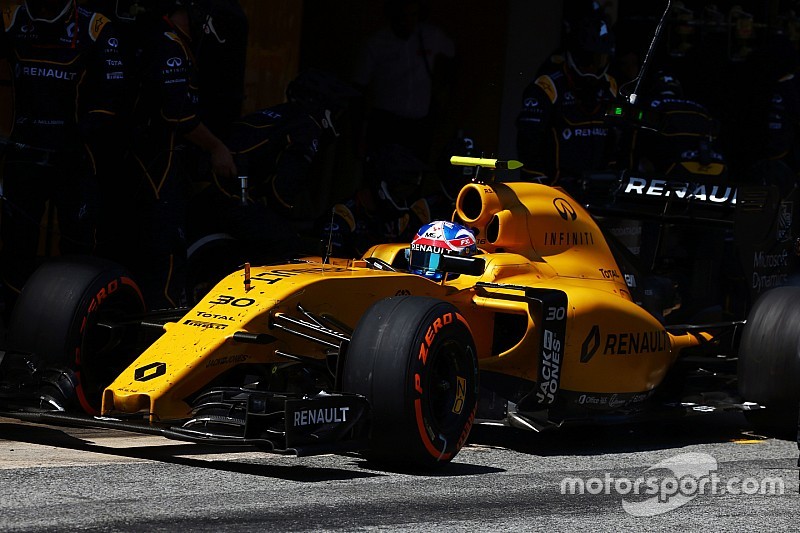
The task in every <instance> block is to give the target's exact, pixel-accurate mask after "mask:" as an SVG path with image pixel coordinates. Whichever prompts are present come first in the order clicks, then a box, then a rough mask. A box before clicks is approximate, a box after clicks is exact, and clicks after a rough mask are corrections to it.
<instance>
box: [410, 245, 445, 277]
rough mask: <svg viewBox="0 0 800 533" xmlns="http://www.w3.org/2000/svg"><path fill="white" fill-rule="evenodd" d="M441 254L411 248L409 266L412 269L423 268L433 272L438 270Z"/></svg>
mask: <svg viewBox="0 0 800 533" xmlns="http://www.w3.org/2000/svg"><path fill="white" fill-rule="evenodd" d="M441 258H442V254H440V253H437V252H423V251H421V250H412V251H411V257H410V259H409V266H410V267H411V269H412V270H423V271H427V272H433V271H436V270H439V263H440V261H441Z"/></svg>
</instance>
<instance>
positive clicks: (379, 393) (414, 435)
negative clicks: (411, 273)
mask: <svg viewBox="0 0 800 533" xmlns="http://www.w3.org/2000/svg"><path fill="white" fill-rule="evenodd" d="M343 390H344V391H346V392H354V393H357V394H361V395H363V396H365V397H366V398H367V400H369V402H370V406H371V413H372V417H371V430H370V451H369V456H370V457H371V458H373V459H376V460H378V461H381V462H391V463H402V464H404V465H406V466H412V467H423V468H424V467H431V466H434V465H437V464H440V463H446V462H449V461H451V460H452V459H453V457H455V456H456V454H457V453H458V451H459V450H460V449H461V447H462V446H463V445H464V443H465V441H466V440H467V437H468V435H469V431H470V429H471V428H472V423H473V421H474V419H475V410H476V408H477V399H478V360H477V355H476V351H475V343H474V341H473V338H472V334H471V332H470V329H469V325H468V324H467V322H466V320H465V319H464V317H463V316H462V315H461V314H460V313H459V312H458V309H457V308H456V307H455V306H453V305H452V304H450V303H447V302H444V301H441V300H437V299H434V298H427V297H418V296H404V297H395V298H387V299H384V300H380V301H378V302H376V303H375V304H373V305H372V307H370V308H369V309H368V310H367V312H366V313H365V314H364V315H363V316H362V318H361V320H360V321H359V323H358V325H357V326H356V329H355V331H354V333H353V337H352V339H351V342H350V346H349V348H348V350H347V355H346V360H345V365H344V376H343Z"/></svg>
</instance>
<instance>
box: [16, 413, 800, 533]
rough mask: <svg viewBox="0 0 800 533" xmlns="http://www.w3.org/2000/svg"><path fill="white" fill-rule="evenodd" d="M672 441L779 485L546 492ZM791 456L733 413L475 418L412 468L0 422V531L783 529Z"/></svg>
mask: <svg viewBox="0 0 800 533" xmlns="http://www.w3.org/2000/svg"><path fill="white" fill-rule="evenodd" d="M688 453H692V454H707V455H702V457H706V458H708V457H711V458H712V459H713V461H714V463H715V464H716V465H717V466H718V468H717V470H716V471H715V474H717V475H718V477H719V478H721V479H722V481H723V484H724V482H727V481H729V480H732V479H734V478H739V479H742V480H744V479H755V480H763V479H766V478H771V479H776V478H780V480H782V481H781V482H782V483H783V485H784V487H783V489H784V490H783V494H778V495H769V494H754V495H733V494H724V495H723V494H720V493H717V492H715V493H711V491H709V492H708V493H706V494H702V495H699V494H697V493H696V492H695V493H691V492H687V495H688V496H691V495H692V494H694V496H693V497H690V498H688V500H686V502H685V504H683V505H680V506H677V505H676V508H675V509H674V510H669V511H666V508H665V507H663V506H664V505H668V504H669V502H672V503H673V504H674V503H676V502H678V501H677V500H674V499H666V498H662V499H664V500H666V501H665V502H660V503H658V502H657V503H656V504H655V507H653V508H654V509H656V510H657V511H664V512H663V513H661V514H658V515H656V516H650V517H642V516H634V514H631V513H630V512H627V511H626V510H625V509H624V508H623V500H626V501H628V502H631V501H633V502H636V501H641V500H643V499H646V498H644V497H643V496H641V495H640V497H638V499H637V498H634V497H632V496H631V495H630V494H631V493H628V495H621V494H622V493H620V492H617V491H616V489H615V488H614V485H610V488H611V491H610V493H608V494H606V493H605V492H606V490H605V489H603V492H601V493H600V494H596V495H595V494H590V493H588V491H587V492H585V493H584V494H583V495H579V494H569V493H567V494H564V493H563V491H562V490H561V484H562V481H563V480H564V479H565V478H568V477H569V478H580V479H582V480H585V481H586V487H590V483H591V482H592V480H603V479H605V478H606V477H610V479H612V480H626V479H627V480H636V479H640V478H644V477H647V476H653V475H657V474H658V475H660V476H662V478H667V477H670V475H672V474H674V473H676V471H675V470H673V471H672V472H670V471H668V470H664V469H663V466H664V464H666V463H661V461H665V460H666V461H669V460H670V459H671V458H675V457H682V456H684V454H688ZM797 457H798V450H797V445H796V443H795V442H793V441H791V440H782V439H780V438H774V437H767V436H764V435H759V434H758V433H756V432H753V431H752V430H750V429H749V427H748V426H747V424H746V422H745V421H744V418H743V417H741V415H740V414H737V413H714V414H709V415H703V416H701V417H694V418H691V419H682V420H680V421H677V422H668V423H647V424H637V425H619V426H611V427H581V428H562V429H560V430H558V431H556V432H551V433H546V434H538V435H537V434H531V433H526V432H522V431H519V430H515V429H512V428H505V427H487V426H479V427H476V428H475V429H474V430H473V433H472V435H471V437H470V440H469V443H468V445H467V446H466V447H465V448H464V449H463V450H462V451H461V453H460V454H459V455H458V456H457V458H456V460H455V462H454V463H452V464H450V465H448V466H446V467H444V468H441V469H439V470H437V471H434V472H426V473H409V472H397V471H391V470H386V469H381V468H379V467H377V466H375V465H373V464H370V463H369V462H367V461H366V460H364V459H363V458H361V457H360V456H358V455H354V454H353V455H330V456H320V457H310V458H297V457H293V456H279V455H271V454H264V453H262V452H258V451H253V450H252V449H249V448H210V447H207V446H201V445H194V444H186V443H181V442H175V441H169V440H166V439H163V438H161V437H153V436H145V435H135V434H129V433H123V432H119V431H113V430H97V429H81V428H62V427H54V426H44V425H38V424H31V423H26V422H20V421H16V420H11V419H0V531H56V530H58V531H67V530H68V531H93V530H96V531H148V532H150V531H170V532H174V531H175V530H181V531H264V530H278V531H306V530H309V531H311V530H313V531H333V530H337V531H341V530H344V531H359V530H374V529H379V530H390V531H419V530H434V531H444V530H446V531H489V530H492V531H497V530H511V529H513V530H527V531H552V530H575V531H578V530H586V531H621V530H636V531H641V530H647V531H675V530H683V531H699V530H701V529H702V530H708V529H712V530H714V531H743V530H756V529H758V530H796V529H797V528H798V524H800V520H799V519H800V497H799V496H798V468H797ZM656 465H659V466H661V467H662V469H661V470H648V469H649V468H651V467H653V466H656ZM676 475H677V474H676ZM612 483H613V482H612ZM594 486H595V487H598V486H597V485H596V484H595V485H594ZM620 487H621V488H620V489H619V490H620V491H624V489H625V486H624V485H621V486H620ZM596 491H597V489H596V488H595V492H596ZM662 496H663V494H662ZM673 498H674V497H673ZM678 503H680V502H678Z"/></svg>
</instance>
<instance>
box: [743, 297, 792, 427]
mask: <svg viewBox="0 0 800 533" xmlns="http://www.w3.org/2000/svg"><path fill="white" fill-rule="evenodd" d="M738 364H739V367H738V384H739V393H740V394H741V395H742V398H743V399H744V400H745V401H751V402H756V403H759V404H761V405H764V406H766V409H764V410H759V411H752V412H746V415H747V418H748V420H749V421H750V422H751V423H753V424H754V425H756V426H757V427H759V428H760V429H767V430H771V431H779V432H787V431H790V432H794V431H796V430H797V419H798V405H800V287H777V288H775V289H771V290H769V291H767V292H765V293H764V294H762V295H761V297H759V298H758V300H757V301H756V303H755V305H753V307H752V309H751V310H750V313H749V314H748V317H747V322H746V324H745V327H744V331H743V333H742V341H741V344H740V346H739V363H738Z"/></svg>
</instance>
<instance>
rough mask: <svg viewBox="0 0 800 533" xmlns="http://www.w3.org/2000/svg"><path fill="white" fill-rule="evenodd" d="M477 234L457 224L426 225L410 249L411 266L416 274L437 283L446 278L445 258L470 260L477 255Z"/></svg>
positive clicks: (411, 269)
mask: <svg viewBox="0 0 800 533" xmlns="http://www.w3.org/2000/svg"><path fill="white" fill-rule="evenodd" d="M476 242H477V241H476V240H475V234H474V233H472V230H470V229H469V228H467V227H466V226H462V225H461V224H457V223H455V222H447V221H445V220H436V221H434V222H431V223H429V224H425V225H424V226H422V227H421V228H420V229H419V231H418V232H417V234H416V235H415V236H414V240H412V241H411V247H410V249H409V257H408V266H409V270H410V271H411V272H412V273H413V274H417V275H419V276H424V277H426V278H428V279H431V280H434V281H440V280H442V279H443V278H444V274H445V272H444V270H442V268H441V266H442V265H441V264H440V263H441V259H442V256H444V255H455V256H459V257H469V256H472V255H474V254H475V253H477V251H478V246H477V244H476Z"/></svg>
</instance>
